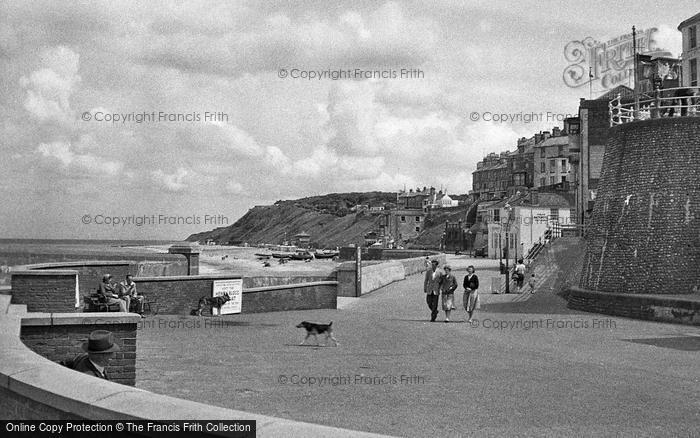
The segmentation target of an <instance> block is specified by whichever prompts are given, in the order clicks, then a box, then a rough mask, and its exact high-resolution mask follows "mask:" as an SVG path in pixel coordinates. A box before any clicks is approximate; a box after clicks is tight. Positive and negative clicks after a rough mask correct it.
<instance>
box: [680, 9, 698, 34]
mask: <svg viewBox="0 0 700 438" xmlns="http://www.w3.org/2000/svg"><path fill="white" fill-rule="evenodd" d="M696 21H700V12H698V13H697V14H695V15H693V16H692V17H690V18H688V19H687V20H684V21H682V22H681V24H679V25H678V30H681V29H682V28H684V27H686V26H690V25H691V24H693V23H694V22H696Z"/></svg>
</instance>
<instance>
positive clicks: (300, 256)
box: [292, 249, 314, 260]
mask: <svg viewBox="0 0 700 438" xmlns="http://www.w3.org/2000/svg"><path fill="white" fill-rule="evenodd" d="M313 259H314V254H313V253H312V252H311V251H308V250H306V249H298V250H297V251H296V252H295V253H294V254H292V260H313Z"/></svg>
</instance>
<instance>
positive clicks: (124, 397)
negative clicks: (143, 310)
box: [0, 295, 379, 438]
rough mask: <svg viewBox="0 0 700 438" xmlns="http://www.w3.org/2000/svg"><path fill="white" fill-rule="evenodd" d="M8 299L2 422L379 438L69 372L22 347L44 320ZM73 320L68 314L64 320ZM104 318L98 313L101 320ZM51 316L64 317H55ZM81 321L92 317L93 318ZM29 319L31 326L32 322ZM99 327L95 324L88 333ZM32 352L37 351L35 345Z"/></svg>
mask: <svg viewBox="0 0 700 438" xmlns="http://www.w3.org/2000/svg"><path fill="white" fill-rule="evenodd" d="M8 298H9V297H8V296H2V295H0V350H2V352H3V354H2V355H0V417H2V419H3V420H79V419H89V420H138V419H144V420H161V421H162V420H169V419H188V420H223V421H226V420H252V421H255V422H256V436H257V437H260V438H267V437H279V436H304V437H309V438H317V437H328V436H333V437H340V438H350V437H358V438H364V437H367V438H370V437H379V435H374V434H369V433H363V432H358V431H352V430H347V429H339V428H334V427H327V426H320V425H316V424H310V423H302V422H297V421H293V420H287V419H282V418H275V417H269V416H265V415H258V414H251V413H249V412H243V411H237V410H232V409H224V408H220V407H216V406H211V405H206V404H203V403H197V402H192V401H189V400H183V399H178V398H174V397H168V396H164V395H159V394H154V393H151V392H148V391H145V390H142V389H138V388H135V387H133V386H125V385H121V384H119V383H115V382H111V381H107V380H103V379H98V378H96V377H92V376H89V375H87V374H83V373H79V372H76V371H73V370H70V369H68V368H66V367H63V366H61V365H59V364H57V363H55V362H52V361H51V360H49V359H47V358H46V357H44V356H43V355H41V354H38V353H37V352H36V351H33V350H32V349H31V348H29V347H28V346H27V345H25V343H23V342H22V340H21V336H24V337H25V338H26V339H27V343H28V344H31V343H32V339H31V338H32V336H31V335H29V334H26V333H28V332H26V330H30V331H31V330H41V329H39V328H36V327H39V325H38V324H40V323H45V322H46V318H47V316H46V315H40V316H38V317H37V316H34V315H32V314H31V313H29V314H22V313H23V312H22V311H21V308H22V306H18V305H13V306H10V307H9V308H8V304H9V303H8V301H9V300H8ZM18 308H20V310H19V311H18V310H17V309H18ZM75 316H76V315H68V316H67V318H71V317H75ZM105 316H106V315H105V314H100V317H105ZM113 316H114V317H117V318H121V317H123V316H122V315H115V314H113ZM54 317H55V318H57V319H60V318H62V317H61V316H57V315H56V314H54ZM84 317H86V318H90V317H91V315H87V314H86V315H84ZM130 317H133V316H130ZM32 318H35V321H33V322H32V321H31V319H32ZM136 318H138V317H136ZM25 320H27V322H25ZM58 325H60V324H58ZM68 325H69V326H70V325H72V324H68ZM99 326H100V324H94V325H91V328H96V327H99ZM30 327H35V329H29V328H30ZM22 332H25V335H22V334H21V333H22ZM127 340H128V338H122V339H118V340H117V342H118V343H121V344H120V345H121V346H123V347H126V346H128V345H129V343H130V342H126V341H127ZM73 347H75V343H74V342H71V343H70V345H69V346H67V347H66V348H68V349H71V348H73ZM34 348H36V349H37V350H39V345H38V344H36V343H35V346H34ZM47 354H53V351H51V350H50V349H49V351H48V352H47ZM107 372H108V373H109V369H108V370H107Z"/></svg>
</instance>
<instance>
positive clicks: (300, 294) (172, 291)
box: [134, 275, 337, 315]
mask: <svg viewBox="0 0 700 438" xmlns="http://www.w3.org/2000/svg"><path fill="white" fill-rule="evenodd" d="M235 278H240V276H236V275H233V276H226V275H216V276H207V275H201V276H190V277H176V278H168V279H165V278H157V277H152V278H138V277H137V278H135V279H134V281H135V282H136V288H137V290H138V292H139V293H140V294H144V295H146V301H156V302H157V304H156V305H154V306H153V307H154V308H153V310H154V311H155V310H156V307H157V311H158V313H159V314H166V315H189V314H190V312H191V311H192V310H193V309H196V308H197V307H198V304H199V300H200V298H202V297H204V296H206V297H210V296H211V294H212V290H213V284H214V281H216V280H226V279H235ZM296 279H297V280H311V279H313V278H312V277H296ZM332 280H333V281H331V282H327V281H324V282H321V283H331V284H319V282H318V280H317V279H316V280H315V282H313V283H293V284H285V283H284V281H285V280H284V279H283V278H280V279H279V280H278V279H277V278H276V277H263V278H262V279H261V280H259V282H260V283H267V284H265V285H264V286H263V287H257V288H251V287H247V286H246V282H247V283H248V285H252V284H256V283H257V282H258V280H255V279H252V280H247V279H244V287H243V297H242V300H243V301H242V305H241V311H242V312H243V313H254V312H272V311H280V310H302V309H335V308H336V302H337V295H336V294H337V292H336V285H335V281H334V280H335V278H333V279H332ZM278 281H279V283H281V284H278V285H275V284H274V283H276V282H278ZM287 286H288V287H287ZM203 314H204V315H210V314H211V311H210V308H209V306H207V307H205V310H204V312H203Z"/></svg>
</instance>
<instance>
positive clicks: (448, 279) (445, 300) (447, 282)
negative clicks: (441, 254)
mask: <svg viewBox="0 0 700 438" xmlns="http://www.w3.org/2000/svg"><path fill="white" fill-rule="evenodd" d="M444 270H445V275H444V276H443V277H442V283H441V284H440V289H441V290H442V310H444V311H445V322H450V312H452V309H454V308H455V307H454V301H455V290H457V279H456V278H455V276H454V275H452V268H451V267H449V266H445V268H444Z"/></svg>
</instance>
